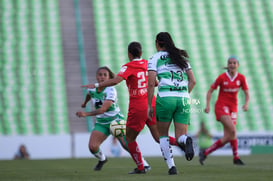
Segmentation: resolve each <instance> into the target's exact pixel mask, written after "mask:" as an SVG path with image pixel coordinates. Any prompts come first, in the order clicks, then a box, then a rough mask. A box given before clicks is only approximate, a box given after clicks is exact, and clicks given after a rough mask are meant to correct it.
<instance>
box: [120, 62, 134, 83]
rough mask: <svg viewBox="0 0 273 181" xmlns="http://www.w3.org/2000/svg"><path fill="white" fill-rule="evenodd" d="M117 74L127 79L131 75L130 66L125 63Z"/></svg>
mask: <svg viewBox="0 0 273 181" xmlns="http://www.w3.org/2000/svg"><path fill="white" fill-rule="evenodd" d="M117 75H118V76H120V77H122V78H124V79H125V80H127V78H128V77H129V76H130V75H131V70H130V67H129V66H127V65H126V64H125V65H123V66H122V67H121V69H120V71H119V73H118V74H117Z"/></svg>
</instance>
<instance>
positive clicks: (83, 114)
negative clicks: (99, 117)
mask: <svg viewBox="0 0 273 181" xmlns="http://www.w3.org/2000/svg"><path fill="white" fill-rule="evenodd" d="M76 115H77V116H78V117H79V118H80V117H85V116H86V114H85V112H80V111H79V112H76Z"/></svg>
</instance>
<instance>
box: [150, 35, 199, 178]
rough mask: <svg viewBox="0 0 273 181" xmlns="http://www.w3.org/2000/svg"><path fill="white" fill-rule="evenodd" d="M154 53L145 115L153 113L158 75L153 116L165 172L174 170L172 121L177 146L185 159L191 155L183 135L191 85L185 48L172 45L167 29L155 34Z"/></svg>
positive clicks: (188, 158)
mask: <svg viewBox="0 0 273 181" xmlns="http://www.w3.org/2000/svg"><path fill="white" fill-rule="evenodd" d="M155 44H156V49H157V51H158V52H157V53H156V54H154V55H153V56H152V58H151V59H150V60H149V64H148V88H147V89H148V117H149V119H151V117H152V115H153V114H154V112H153V109H152V99H153V95H154V87H155V80H156V76H157V77H158V80H159V84H158V94H157V98H156V109H155V113H156V118H157V127H158V131H159V136H160V137H159V138H160V139H159V143H160V148H161V151H162V155H163V157H164V159H165V161H166V163H167V165H168V168H169V174H170V175H174V174H177V171H176V167H175V164H174V159H173V155H172V148H171V147H170V143H169V138H168V135H169V127H170V124H171V122H172V120H173V121H174V127H175V138H176V140H177V142H178V145H179V146H180V148H181V149H182V150H183V151H185V156H186V159H187V160H191V159H192V158H193V156H194V150H193V146H192V138H191V137H189V136H187V135H186V134H187V130H188V124H189V123H190V113H189V112H190V111H189V110H190V104H189V103H188V102H189V99H190V94H189V93H190V92H191V91H192V89H193V87H194V85H195V78H194V75H193V72H192V69H191V66H190V64H189V62H188V60H187V59H186V57H188V55H187V53H186V51H184V50H180V49H178V48H176V47H175V45H174V43H173V40H172V38H171V36H170V34H169V33H168V32H161V33H159V34H157V36H156V41H155Z"/></svg>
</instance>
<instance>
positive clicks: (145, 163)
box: [142, 157, 150, 167]
mask: <svg viewBox="0 0 273 181" xmlns="http://www.w3.org/2000/svg"><path fill="white" fill-rule="evenodd" d="M142 162H143V165H144V167H147V166H150V165H149V163H148V162H147V161H146V160H145V159H144V157H142Z"/></svg>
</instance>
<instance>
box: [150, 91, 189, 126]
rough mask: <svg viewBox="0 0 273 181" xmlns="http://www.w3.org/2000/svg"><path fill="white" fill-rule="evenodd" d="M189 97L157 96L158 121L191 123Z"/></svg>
mask: <svg viewBox="0 0 273 181" xmlns="http://www.w3.org/2000/svg"><path fill="white" fill-rule="evenodd" d="M189 100H190V99H189V98H185V97H159V96H157V98H156V106H155V113H156V119H157V121H161V122H171V121H172V120H173V121H174V122H177V123H181V124H190V109H191V105H190V103H189Z"/></svg>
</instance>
